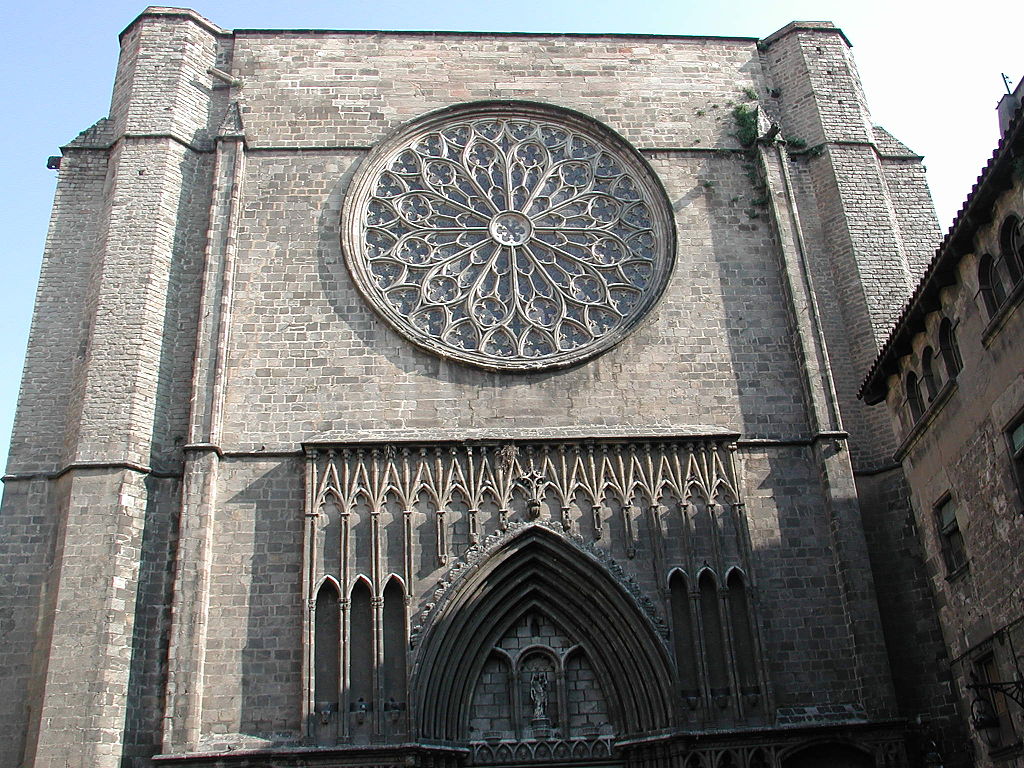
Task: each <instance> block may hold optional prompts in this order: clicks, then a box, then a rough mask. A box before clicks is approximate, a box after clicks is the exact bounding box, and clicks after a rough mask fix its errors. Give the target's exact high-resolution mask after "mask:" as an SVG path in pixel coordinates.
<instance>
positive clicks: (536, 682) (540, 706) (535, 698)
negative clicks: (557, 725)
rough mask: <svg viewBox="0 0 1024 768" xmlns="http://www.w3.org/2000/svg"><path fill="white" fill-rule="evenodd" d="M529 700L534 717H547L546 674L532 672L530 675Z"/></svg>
mask: <svg viewBox="0 0 1024 768" xmlns="http://www.w3.org/2000/svg"><path fill="white" fill-rule="evenodd" d="M530 701H532V702H533V716H534V718H536V719H540V718H545V717H547V709H548V674H547V672H534V673H533V674H532V675H531V676H530Z"/></svg>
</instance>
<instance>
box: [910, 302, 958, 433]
mask: <svg viewBox="0 0 1024 768" xmlns="http://www.w3.org/2000/svg"><path fill="white" fill-rule="evenodd" d="M938 337H939V338H938V341H939V344H938V346H939V354H938V356H939V357H940V358H941V359H942V365H941V367H939V366H938V365H937V364H936V360H935V358H936V355H935V348H934V347H932V346H931V345H930V344H929V345H928V346H926V347H925V348H924V349H923V350H922V352H921V368H920V373H918V371H915V370H909V371H907V372H906V374H905V375H904V377H903V389H904V395H905V397H906V404H907V405H906V407H907V410H908V411H909V415H910V421H911V424H914V423H917V421H918V420H920V418H921V417H922V416H923V415H924V413H925V411H926V410H928V407H929V406H930V405H931V403H932V402H933V401H934V400H935V399H936V398H937V397H938V396H939V393H940V392H941V391H942V388H943V385H944V384H947V383H948V382H950V381H952V380H953V379H955V378H956V377H957V375H958V374H959V373H960V370H961V369H962V368H963V362H962V361H961V359H960V348H959V346H958V344H957V339H956V329H955V327H954V326H953V322H952V321H951V320H950V319H949V318H948V317H944V318H942V321H941V322H940V323H939V333H938Z"/></svg>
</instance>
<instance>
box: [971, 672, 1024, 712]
mask: <svg viewBox="0 0 1024 768" xmlns="http://www.w3.org/2000/svg"><path fill="white" fill-rule="evenodd" d="M967 690H969V691H997V692H999V693H1001V694H1003V695H1004V696H1006V697H1008V698H1010V699H1013V701H1015V702H1016V703H1017V706H1018V707H1020V708H1021V709H1024V680H1020V679H1018V680H1013V681H1010V682H998V683H971V684H970V685H968V686H967Z"/></svg>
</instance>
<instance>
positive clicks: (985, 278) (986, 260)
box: [978, 253, 1006, 317]
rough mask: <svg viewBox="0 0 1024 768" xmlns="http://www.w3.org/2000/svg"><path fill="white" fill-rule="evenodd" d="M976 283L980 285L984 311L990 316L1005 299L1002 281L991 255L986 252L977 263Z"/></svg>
mask: <svg viewBox="0 0 1024 768" xmlns="http://www.w3.org/2000/svg"><path fill="white" fill-rule="evenodd" d="M978 285H979V286H980V287H981V298H982V300H983V301H984V302H985V311H986V312H988V316H989V317H992V316H993V315H995V313H996V312H998V311H999V307H1000V305H1001V304H1002V303H1003V302H1004V301H1005V300H1006V291H1004V290H1003V281H1002V280H1000V279H999V273H998V272H997V271H996V265H995V261H993V259H992V255H991V254H988V253H986V254H985V255H984V256H982V257H981V262H980V263H979V264H978Z"/></svg>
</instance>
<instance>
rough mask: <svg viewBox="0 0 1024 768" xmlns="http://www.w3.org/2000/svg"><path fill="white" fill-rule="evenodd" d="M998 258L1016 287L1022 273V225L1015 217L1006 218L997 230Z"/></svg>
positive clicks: (1023, 243)
mask: <svg viewBox="0 0 1024 768" xmlns="http://www.w3.org/2000/svg"><path fill="white" fill-rule="evenodd" d="M999 258H1000V259H1001V260H1002V262H1003V264H1005V265H1006V274H1007V275H1009V277H1010V281H1011V283H1012V284H1013V285H1016V284H1017V282H1018V281H1019V280H1020V278H1021V275H1022V273H1024V223H1022V222H1021V220H1020V219H1018V218H1017V217H1016V216H1013V215H1010V216H1007V217H1006V220H1005V221H1003V226H1002V227H1001V228H1000V230H999Z"/></svg>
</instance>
